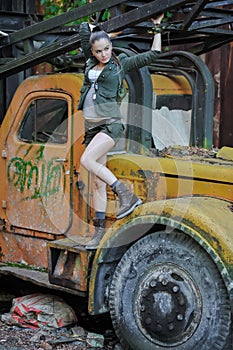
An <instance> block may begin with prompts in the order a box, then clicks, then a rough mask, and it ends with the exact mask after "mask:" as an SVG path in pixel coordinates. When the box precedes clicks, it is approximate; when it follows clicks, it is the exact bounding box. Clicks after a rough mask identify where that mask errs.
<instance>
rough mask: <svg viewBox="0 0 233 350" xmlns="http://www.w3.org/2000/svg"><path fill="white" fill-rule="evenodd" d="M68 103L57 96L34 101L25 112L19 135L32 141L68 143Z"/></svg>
mask: <svg viewBox="0 0 233 350" xmlns="http://www.w3.org/2000/svg"><path fill="white" fill-rule="evenodd" d="M67 125H68V104H67V102H66V101H65V100H62V99H56V98H41V99H36V100H34V101H32V102H31V103H30V105H29V107H28V109H27V111H26V112H25V114H24V118H23V121H22V124H21V126H20V129H19V133H18V137H19V139H20V140H23V141H26V142H31V143H34V142H36V143H45V142H49V143H66V142H67V137H68V135H67Z"/></svg>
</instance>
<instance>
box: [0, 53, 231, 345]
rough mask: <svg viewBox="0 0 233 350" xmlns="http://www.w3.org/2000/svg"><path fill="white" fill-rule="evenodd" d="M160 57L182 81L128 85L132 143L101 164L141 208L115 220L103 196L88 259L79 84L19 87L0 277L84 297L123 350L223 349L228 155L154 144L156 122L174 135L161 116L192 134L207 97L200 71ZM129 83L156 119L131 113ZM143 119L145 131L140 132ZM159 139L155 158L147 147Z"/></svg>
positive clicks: (170, 78) (55, 81)
mask: <svg viewBox="0 0 233 350" xmlns="http://www.w3.org/2000/svg"><path fill="white" fill-rule="evenodd" d="M168 56H169V57H167V56H166V55H165V57H164V59H163V63H164V62H166V59H167V61H168V62H170V61H175V62H177V60H180V61H179V62H180V63H179V69H178V72H174V68H173V69H172V70H171V71H169V69H168V68H167V72H166V73H165V72H163V71H162V70H161V68H160V67H159V64H158V65H156V66H151V67H149V68H148V69H147V70H146V71H145V70H144V69H143V70H142V71H138V72H133V73H132V76H129V77H126V81H125V85H126V88H127V89H128V94H127V97H126V101H123V102H122V114H123V117H124V122H125V124H126V125H127V126H128V135H129V137H128V138H126V139H124V140H121V142H120V144H119V145H118V149H115V150H114V151H113V152H112V154H110V155H109V159H108V165H109V167H110V168H111V170H112V171H113V172H114V173H115V174H116V176H117V177H118V178H120V179H121V181H123V182H124V183H125V184H126V185H127V186H129V188H132V189H134V191H135V193H136V194H137V195H138V196H139V197H140V198H141V199H142V200H143V204H142V205H141V206H139V207H138V208H136V209H135V211H134V212H133V213H132V214H131V215H129V216H127V217H126V218H124V219H121V220H115V214H116V212H117V208H118V203H117V198H115V197H114V196H113V194H112V192H111V191H110V190H109V191H108V229H107V232H106V234H105V236H104V238H103V239H102V241H101V242H100V245H99V247H98V249H97V250H96V251H87V250H86V249H85V245H86V243H87V241H88V240H89V239H90V238H91V236H92V234H93V226H92V223H91V215H92V205H91V202H92V197H91V196H92V195H91V187H90V178H89V175H88V174H87V173H86V172H85V171H84V169H81V168H80V165H79V160H80V156H81V154H82V152H83V144H82V141H83V116H82V114H81V112H79V111H77V103H78V99H79V90H80V86H81V84H82V78H83V76H82V73H58V74H47V75H39V76H32V77H29V78H28V79H26V80H25V81H23V82H22V84H21V85H20V86H19V87H18V89H17V91H16V93H15V95H14V97H13V99H12V102H11V104H10V106H9V109H8V111H7V114H6V116H5V118H4V120H3V123H2V125H1V129H0V149H1V158H0V168H1V176H2V179H1V183H0V203H1V208H0V224H1V225H0V230H1V232H0V246H1V262H2V264H1V267H0V273H1V274H3V275H4V274H12V275H14V276H16V277H18V278H21V279H23V280H29V281H31V282H33V283H35V284H38V285H40V286H44V287H47V288H50V289H54V290H60V291H65V292H68V293H71V294H74V295H78V296H81V297H83V298H85V299H86V300H88V312H89V313H90V314H91V315H102V314H106V313H110V315H111V318H112V322H113V326H114V328H115V331H116V334H117V336H118V337H119V339H120V341H121V343H122V345H123V347H124V349H140V350H141V349H162V348H163V349H174V348H175V349H179V350H180V349H186V350H189V349H194V348H197V347H199V348H200V349H231V341H232V339H231V336H232V330H231V321H232V306H233V270H232V263H233V240H232V237H231V230H232V220H233V177H232V171H233V163H232V160H233V150H232V149H231V148H228V147H227V148H226V147H224V148H222V149H221V150H219V151H218V152H217V151H216V152H215V151H212V150H207V149H204V148H198V147H194V146H193V147H190V146H189V143H188V144H185V142H186V143H187V140H184V137H181V138H180V139H182V140H183V141H184V143H183V145H181V146H179V147H178V146H176V145H175V140H174V145H173V146H172V147H171V146H169V145H170V143H171V140H170V139H169V140H166V138H165V139H163V140H162V137H160V136H159V135H161V133H162V131H163V130H162V129H163V128H164V121H165V125H166V123H168V124H169V125H170V127H172V123H171V122H170V120H171V119H169V114H170V117H171V118H180V119H179V120H180V121H179V123H178V124H177V125H178V127H179V126H180V125H182V124H183V123H186V122H187V120H188V122H189V124H190V126H189V128H188V130H190V131H189V132H190V135H191V134H192V133H193V131H192V130H193V129H194V126H193V123H194V121H193V118H194V116H195V110H196V112H198V113H199V114H200V113H202V120H203V124H204V125H206V124H208V123H207V121H206V120H208V118H209V116H208V115H204V113H205V111H209V112H210V113H211V110H210V108H209V107H208V106H210V105H211V103H212V98H213V90H212V88H213V86H212V80H211V77H210V73H209V72H208V70H207V68H206V66H205V65H204V63H203V62H202V61H201V59H198V58H197V57H195V56H193V55H191V54H189V55H188V56H187V53H182V52H179V53H173V54H170V55H168ZM187 57H188V58H187ZM187 62H189V64H190V67H191V69H190V76H188V75H187V70H188V69H187V66H188V63H187ZM194 63H196V67H194ZM182 67H186V68H185V69H184V72H185V74H184V75H182ZM194 70H195V76H198V77H199V78H200V81H199V82H198V84H197V85H194V84H192V72H193V71H194ZM133 78H134V79H139V80H140V79H142V80H143V82H144V84H143V85H145V86H146V93H145V95H146V97H147V98H148V95H150V96H151V108H149V107H145V108H142V107H140V106H139V105H138V104H137V94H138V93H139V92H138V90H139V89H138V85H137V84H136V85H132V84H131V81H132V79H133ZM195 79H197V77H195ZM140 86H141V84H140ZM150 86H151V89H148V87H150ZM197 89H198V91H197ZM140 94H141V90H140ZM141 95H142V94H141ZM155 99H156V100H157V103H155V102H154V101H155ZM198 99H200V100H201V101H202V102H200V101H199V100H198ZM159 101H162V106H159V104H160V102H159ZM171 101H173V102H172V104H171ZM195 104H196V106H197V105H198V106H199V108H198V110H197V108H196V106H195ZM164 108H166V112H167V114H164V112H163V110H164ZM138 110H140V113H139V114H140V117H141V121H142V122H143V123H144V125H145V120H147V122H148V120H149V119H150V122H151V129H150V130H149V127H148V125H149V124H150V123H148V125H147V126H143V124H141V125H139V124H136V125H135V121H136V120H138V119H137V118H139V116H138ZM200 111H201V112H200ZM184 114H185V116H186V117H187V115H188V117H187V118H188V119H187V120H186V119H184V118H183V116H184ZM186 114H187V115H186ZM199 117H200V116H199ZM211 118H212V116H211ZM174 120H175V119H174ZM199 129H200V125H199ZM152 131H153V132H152ZM176 132H177V133H178V134H179V135H182V132H181V131H180V130H178V129H177V128H176V127H173V129H172V130H171V131H170V136H173V135H174V134H175V133H176ZM197 133H201V130H198V131H197ZM130 135H131V136H130ZM156 135H157V136H156ZM184 135H185V136H186V138H187V134H186V133H185V134H184ZM203 135H204V137H203V140H204V141H203V142H206V141H205V140H206V136H205V135H206V132H205V133H204V134H203ZM190 137H191V136H190ZM190 137H188V139H189V140H188V142H190ZM143 138H144V140H145V142H142V140H143ZM158 139H160V142H161V143H162V145H163V146H164V147H163V148H161V149H156V148H153V143H156V142H157V141H156V140H158ZM166 142H167V144H166ZM148 145H149V146H148Z"/></svg>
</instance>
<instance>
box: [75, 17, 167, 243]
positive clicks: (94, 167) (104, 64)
mask: <svg viewBox="0 0 233 350" xmlns="http://www.w3.org/2000/svg"><path fill="white" fill-rule="evenodd" d="M162 18H163V15H162V16H160V17H159V18H157V19H155V20H153V22H154V24H159V23H160V22H161V20H162ZM91 29H92V31H91ZM79 33H80V38H81V43H82V49H83V52H84V54H85V57H86V59H87V62H86V69H85V74H84V81H83V86H82V88H81V96H80V101H79V104H78V109H79V110H83V115H84V117H85V138H84V143H85V146H86V149H85V151H84V153H83V155H82V157H81V164H82V166H83V167H84V168H86V169H87V170H88V171H89V172H91V173H92V174H93V175H94V183H93V202H94V203H93V206H94V210H95V219H94V220H93V222H94V226H95V234H94V236H93V237H92V239H91V240H90V241H89V242H88V244H87V247H86V248H87V249H96V248H97V246H98V243H99V241H100V240H101V238H102V237H103V235H104V232H105V229H104V228H105V213H106V205H107V196H106V184H108V185H109V186H110V187H111V189H112V190H113V191H114V193H116V194H117V195H118V197H119V202H120V209H119V212H118V213H117V219H121V218H123V217H125V216H126V215H129V214H130V213H131V212H132V211H133V210H134V209H135V208H136V207H137V206H138V205H140V204H141V203H142V201H141V199H140V198H138V197H137V196H136V195H135V194H134V193H132V192H131V191H130V190H129V189H128V188H127V187H126V186H125V185H124V184H123V183H121V182H120V181H119V180H118V179H117V178H116V177H115V175H114V174H113V173H112V172H111V171H110V170H109V169H108V168H107V167H106V161H107V153H108V152H109V151H110V150H111V149H112V148H113V147H114V145H115V144H116V142H117V141H118V140H119V139H120V138H121V137H122V136H123V133H124V125H123V124H122V121H121V113H120V109H119V105H118V103H117V96H118V89H119V74H121V76H124V75H125V74H127V73H128V72H130V71H131V70H135V69H138V68H141V67H144V66H146V65H148V64H150V63H153V62H155V61H156V59H157V57H158V56H159V54H160V51H161V35H160V34H156V35H155V36H154V40H153V43H152V47H151V50H150V51H147V52H145V53H139V54H137V55H135V56H131V57H128V56H127V55H125V54H120V55H119V57H116V56H115V55H114V53H113V52H112V43H111V39H110V36H111V35H108V34H107V33H106V32H104V31H102V30H100V29H97V28H93V26H91V25H89V24H88V23H86V22H84V23H82V24H81V25H80V30H79Z"/></svg>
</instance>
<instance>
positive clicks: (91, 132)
mask: <svg viewBox="0 0 233 350" xmlns="http://www.w3.org/2000/svg"><path fill="white" fill-rule="evenodd" d="M92 124H94V123H92ZM94 125H95V124H94ZM88 127H89V128H88V129H87V130H86V132H85V135H84V140H83V143H84V144H85V146H87V145H88V144H89V143H90V142H91V140H92V139H93V137H94V136H95V135H96V134H98V133H99V132H103V133H104V134H106V135H108V136H110V137H111V138H112V139H113V140H114V141H115V143H117V141H118V140H119V139H120V138H122V137H123V135H124V131H125V127H124V124H122V123H121V122H114V123H111V124H100V125H97V126H94V127H93V128H90V123H88Z"/></svg>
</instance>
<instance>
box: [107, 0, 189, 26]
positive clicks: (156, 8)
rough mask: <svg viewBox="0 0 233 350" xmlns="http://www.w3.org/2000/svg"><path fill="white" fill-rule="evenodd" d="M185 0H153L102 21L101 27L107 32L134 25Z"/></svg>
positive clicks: (182, 3)
mask: <svg viewBox="0 0 233 350" xmlns="http://www.w3.org/2000/svg"><path fill="white" fill-rule="evenodd" d="M186 2H187V1H180V0H173V1H172V0H163V1H161V0H155V1H151V2H149V3H147V4H146V5H143V6H142V7H138V8H136V9H134V10H132V11H129V12H126V13H125V14H123V15H121V16H118V17H115V18H112V19H111V20H109V21H107V22H105V23H103V25H102V28H103V29H104V30H106V31H107V32H109V33H110V32H114V31H115V30H116V29H118V30H121V29H124V28H127V27H129V26H134V25H136V24H138V23H140V22H143V21H145V20H147V19H148V18H151V17H153V16H156V15H158V14H160V13H161V12H167V11H170V10H172V9H174V8H176V7H178V6H181V5H184V4H185V3H186Z"/></svg>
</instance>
